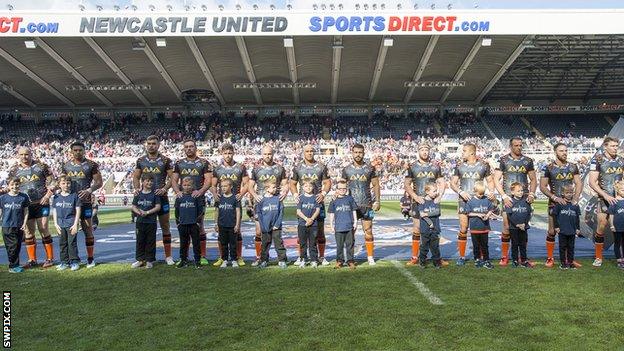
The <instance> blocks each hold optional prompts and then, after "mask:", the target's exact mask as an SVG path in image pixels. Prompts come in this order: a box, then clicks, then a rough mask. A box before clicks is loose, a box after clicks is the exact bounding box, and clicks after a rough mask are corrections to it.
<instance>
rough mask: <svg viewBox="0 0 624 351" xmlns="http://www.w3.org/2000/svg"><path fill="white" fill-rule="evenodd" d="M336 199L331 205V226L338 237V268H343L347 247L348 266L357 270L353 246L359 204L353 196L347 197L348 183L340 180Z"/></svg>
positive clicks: (328, 210) (336, 267)
mask: <svg viewBox="0 0 624 351" xmlns="http://www.w3.org/2000/svg"><path fill="white" fill-rule="evenodd" d="M336 189H337V194H336V198H335V199H334V200H332V202H330V203H329V207H328V209H327V212H328V213H329V226H330V227H334V231H335V235H336V266H335V267H334V268H335V269H339V268H342V265H343V263H344V259H345V253H344V250H345V245H346V251H347V264H348V265H349V268H351V269H355V260H354V259H353V246H354V244H355V237H354V234H355V230H356V229H357V208H358V206H357V204H356V203H355V200H354V199H353V197H351V195H347V190H348V186H347V181H345V180H339V181H338V184H337V187H336Z"/></svg>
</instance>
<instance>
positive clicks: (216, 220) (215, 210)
mask: <svg viewBox="0 0 624 351" xmlns="http://www.w3.org/2000/svg"><path fill="white" fill-rule="evenodd" d="M214 224H215V225H214V227H215V232H217V233H218V232H219V204H217V203H215V208H214Z"/></svg>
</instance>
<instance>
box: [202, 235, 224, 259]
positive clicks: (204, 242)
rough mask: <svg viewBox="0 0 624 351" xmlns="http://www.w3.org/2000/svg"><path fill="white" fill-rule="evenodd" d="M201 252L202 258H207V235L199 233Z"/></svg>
mask: <svg viewBox="0 0 624 351" xmlns="http://www.w3.org/2000/svg"><path fill="white" fill-rule="evenodd" d="M199 251H200V252H201V257H206V233H199ZM219 251H221V250H219ZM219 257H220V256H219Z"/></svg>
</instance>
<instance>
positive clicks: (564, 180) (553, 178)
mask: <svg viewBox="0 0 624 351" xmlns="http://www.w3.org/2000/svg"><path fill="white" fill-rule="evenodd" d="M577 174H579V170H578V166H577V165H576V164H574V163H570V162H566V164H564V165H563V166H559V165H557V163H556V162H554V161H553V162H551V163H549V164H547V165H545V166H544V167H542V176H543V177H544V178H548V186H549V187H550V192H551V193H553V194H554V195H555V196H557V197H562V196H563V187H565V186H566V185H571V184H574V176H575V175H577Z"/></svg>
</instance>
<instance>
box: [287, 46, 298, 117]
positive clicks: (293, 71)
mask: <svg viewBox="0 0 624 351" xmlns="http://www.w3.org/2000/svg"><path fill="white" fill-rule="evenodd" d="M293 45H294V39H293ZM286 60H287V61H288V74H289V76H290V81H291V82H292V83H297V80H299V78H298V76H297V60H296V59H295V48H294V46H293V47H287V48H286ZM292 93H293V102H294V104H295V105H299V88H298V87H297V86H296V84H293V87H292Z"/></svg>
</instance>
